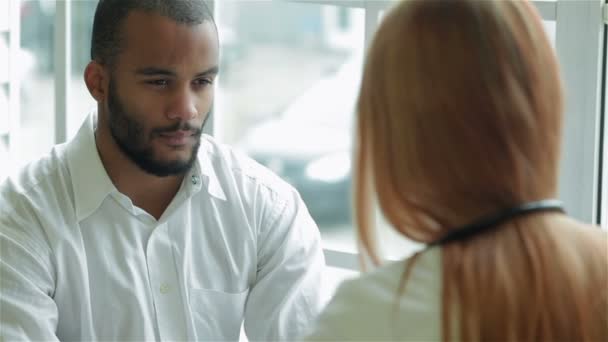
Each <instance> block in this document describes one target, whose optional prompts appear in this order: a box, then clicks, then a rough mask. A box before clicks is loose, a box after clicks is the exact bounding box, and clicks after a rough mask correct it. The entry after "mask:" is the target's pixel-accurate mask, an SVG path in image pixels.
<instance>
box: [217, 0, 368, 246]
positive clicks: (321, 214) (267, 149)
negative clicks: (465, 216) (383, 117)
mask: <svg viewBox="0 0 608 342" xmlns="http://www.w3.org/2000/svg"><path fill="white" fill-rule="evenodd" d="M216 4H217V6H218V8H217V11H216V13H217V21H218V26H219V33H220V41H221V44H222V57H221V68H222V71H221V73H220V79H219V86H218V93H217V98H216V102H215V103H216V108H215V113H216V127H215V135H216V136H217V137H218V138H219V139H221V140H223V141H224V142H227V143H229V144H232V145H234V146H236V147H237V148H240V149H242V150H244V151H245V152H246V153H248V154H249V155H250V156H251V157H253V158H254V159H256V160H257V161H259V162H260V163H262V164H264V165H266V166H267V167H268V168H270V169H272V170H273V171H274V172H276V173H277V174H278V175H279V176H281V177H282V178H283V179H285V180H286V181H288V182H290V183H291V184H292V185H294V186H295V187H296V188H297V189H298V191H299V192H300V194H301V195H302V198H303V199H304V201H305V202H306V204H307V206H308V209H309V211H310V213H311V215H312V216H313V218H314V219H315V220H316V222H317V223H318V225H319V227H320V229H321V233H322V235H323V238H324V241H325V242H326V243H327V245H331V244H332V243H334V242H336V243H337V244H343V245H346V246H347V250H349V251H354V250H355V247H354V244H352V243H351V242H350V241H351V240H352V239H351V237H352V234H353V230H352V220H351V210H350V206H351V199H350V197H351V195H350V194H351V191H350V188H351V175H350V154H351V139H352V137H351V136H352V121H353V116H354V115H353V109H354V104H355V100H356V94H357V91H358V88H359V78H360V75H361V65H362V50H363V37H364V34H363V27H364V12H363V10H362V9H348V8H340V7H334V6H321V5H316V4H299V3H281V2H265V1H226V2H224V1H220V2H216ZM260 18H273V20H260ZM334 240H338V241H334Z"/></svg>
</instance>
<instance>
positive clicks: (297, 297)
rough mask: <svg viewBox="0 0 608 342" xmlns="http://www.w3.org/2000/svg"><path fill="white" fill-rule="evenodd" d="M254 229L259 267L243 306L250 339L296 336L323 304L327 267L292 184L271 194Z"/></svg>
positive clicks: (312, 224)
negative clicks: (279, 193) (281, 192)
mask: <svg viewBox="0 0 608 342" xmlns="http://www.w3.org/2000/svg"><path fill="white" fill-rule="evenodd" d="M265 202H266V206H267V207H268V208H267V209H266V210H264V211H265V212H267V213H268V214H267V215H265V219H264V220H262V223H261V227H260V233H259V235H258V269H257V277H256V281H255V283H254V284H253V286H252V287H251V290H250V293H249V297H248V299H247V304H246V307H245V323H244V328H245V333H246V334H247V337H248V338H249V339H250V340H264V341H276V340H294V339H296V338H298V337H301V336H302V334H303V333H304V332H305V331H307V329H309V325H310V324H311V323H312V322H313V321H314V319H315V318H316V316H317V315H318V313H319V312H320V311H321V309H322V307H323V305H324V304H325V300H324V298H325V296H324V293H323V290H324V287H323V286H322V284H321V280H322V273H323V270H324V267H325V260H324V257H323V250H322V248H321V238H320V234H319V230H318V228H317V225H316V224H315V222H314V221H313V219H312V218H311V217H310V214H309V213H308V210H307V209H306V206H305V204H304V202H303V201H302V200H301V198H300V196H299V195H298V193H297V192H296V191H295V190H292V191H291V196H288V197H287V198H285V199H281V197H279V196H276V194H275V196H271V198H268V199H267V200H266V201H265Z"/></svg>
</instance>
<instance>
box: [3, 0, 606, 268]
mask: <svg viewBox="0 0 608 342" xmlns="http://www.w3.org/2000/svg"><path fill="white" fill-rule="evenodd" d="M209 1H210V2H211V5H212V6H213V7H214V8H215V13H216V20H217V23H218V26H219V34H220V40H221V47H222V51H221V66H222V71H221V73H220V78H219V82H218V89H217V90H218V91H217V95H216V96H217V98H216V108H215V110H214V113H215V115H214V117H215V118H214V120H213V125H212V127H211V131H212V134H214V135H216V136H217V137H218V138H219V139H220V140H223V141H224V142H227V143H229V144H232V145H234V146H236V147H237V148H239V149H241V150H243V151H245V152H246V153H248V154H250V155H251V156H252V157H253V158H254V159H257V160H258V161H259V162H260V163H262V164H264V165H266V166H267V167H269V168H270V169H272V170H274V171H275V172H276V173H278V174H279V175H281V176H282V177H283V178H284V179H285V180H287V181H288V182H291V183H292V184H293V185H294V186H295V187H296V188H297V189H298V190H299V191H300V192H301V195H302V197H303V198H304V200H305V201H306V203H307V205H308V207H309V209H310V212H311V214H312V215H313V217H314V218H315V219H316V220H317V222H318V224H319V226H320V229H321V232H322V236H323V240H324V241H323V243H324V248H325V250H326V256H327V261H328V264H329V265H330V266H331V267H333V268H329V269H328V270H329V271H328V272H329V273H331V274H338V273H341V272H337V271H336V269H341V270H343V271H344V272H345V274H351V273H349V272H352V271H355V270H357V268H358V267H357V265H358V263H357V250H356V244H355V235H354V230H353V228H352V219H351V212H350V210H351V209H350V202H351V200H350V197H351V189H350V178H351V170H350V154H351V153H350V148H351V144H352V134H351V133H352V129H353V108H354V101H355V99H356V94H357V91H358V85H359V78H360V75H361V68H362V61H363V55H364V51H365V47H366V46H367V44H369V42H370V39H371V37H372V34H373V32H374V30H375V29H376V27H377V26H378V24H379V21H380V20H381V13H382V12H383V11H384V10H385V9H386V8H387V7H388V6H390V4H391V3H392V1H388V0H387V1H384V0H378V1H363V0H273V1H211V0H209ZM96 3H97V2H96V1H93V0H79V1H74V0H66V1H59V2H53V1H46V0H21V1H20V0H3V1H0V6H8V7H10V9H9V10H7V11H5V10H4V9H3V8H2V7H0V163H1V164H0V165H1V166H2V167H0V179H1V178H2V177H3V172H5V173H7V172H8V171H7V170H9V169H10V170H12V171H15V169H16V168H17V167H18V166H20V165H23V164H24V163H25V162H27V161H30V160H33V159H35V158H37V157H38V156H39V155H41V154H42V153H45V152H46V151H48V150H49V149H50V147H51V146H52V144H54V143H58V142H62V141H65V139H66V138H70V137H71V136H73V135H74V133H75V132H76V130H77V129H78V127H79V126H80V124H81V122H82V120H83V118H84V117H85V116H86V114H87V113H88V111H89V109H91V108H93V107H94V106H95V102H94V101H93V100H92V99H91V98H90V95H89V94H88V91H87V90H86V87H85V86H84V82H83V81H82V72H83V69H84V67H85V66H86V63H88V61H89V49H90V36H91V24H92V21H93V20H92V18H93V13H94V10H95V6H96ZM533 4H534V5H535V6H536V7H537V8H538V10H539V12H540V14H541V16H542V18H543V19H544V25H545V29H546V30H547V32H548V33H549V35H550V36H551V38H552V41H553V43H554V46H555V49H556V52H557V55H558V58H559V61H560V64H561V69H562V75H563V78H564V81H565V85H566V88H567V89H566V91H567V107H566V116H565V127H564V130H565V131H564V140H563V158H562V163H561V175H560V194H559V196H560V198H561V199H562V200H563V201H564V202H565V204H566V208H567V211H568V213H569V214H570V215H572V216H574V217H576V218H578V219H581V220H583V221H586V222H594V223H599V220H600V219H599V218H600V216H601V217H602V220H603V221H602V222H603V225H604V226H606V220H607V218H606V216H607V213H606V210H607V208H608V206H607V205H605V204H606V203H608V198H607V195H606V192H607V191H608V190H606V188H607V186H606V183H608V176H607V175H606V174H607V170H608V168H607V167H606V164H607V162H606V158H605V157H604V160H603V167H602V169H600V158H599V157H600V143H601V141H600V136H599V134H600V129H599V127H600V119H601V117H600V96H599V94H600V93H601V92H600V90H601V78H600V75H601V70H600V66H601V65H602V64H601V63H600V57H601V53H600V52H601V49H602V48H603V44H604V43H603V42H604V39H603V35H604V31H603V28H604V26H603V24H602V18H601V6H602V1H601V0H585V1H561V0H558V1H533ZM7 14H8V15H7ZM268 18H272V20H268ZM581 37H585V39H581ZM15 39H17V43H15ZM17 60H18V61H19V63H15V61H17ZM11 63H15V64H18V65H19V66H20V67H19V69H16V68H10V70H9V68H8V67H7V65H12V64H11ZM17 70H18V71H17ZM19 84H20V86H19ZM20 93H21V94H20ZM16 100H17V101H16ZM4 108H8V110H5V109H4ZM7 113H8V115H7ZM604 117H605V115H604ZM604 121H606V120H605V119H604ZM604 127H606V123H605V122H604ZM606 131H607V129H606V128H604V130H603V132H604V135H606ZM606 140H608V138H604V140H603V146H604V152H603V153H604V155H606V150H607V148H606V147H605V146H606ZM6 165H8V166H6ZM600 175H602V177H600ZM600 180H601V181H602V182H603V187H600ZM600 196H603V198H602V200H603V202H602V203H603V205H602V207H600V205H599V202H600V198H601V197H600ZM602 211H603V213H602ZM600 214H601V215H600ZM602 215H603V216H602ZM380 226H381V230H380V238H381V239H382V241H385V242H386V244H387V246H388V248H387V253H386V256H387V257H389V258H399V257H402V256H404V255H407V254H409V253H411V252H412V251H414V250H415V249H416V248H418V247H419V246H417V245H416V244H413V243H411V242H409V241H407V240H406V239H404V238H402V237H400V236H399V235H397V234H396V233H394V232H392V230H391V229H390V227H389V226H388V224H386V223H385V222H384V221H383V220H382V218H380ZM349 270H350V271H349ZM342 276H344V274H343V275H340V276H339V277H342Z"/></svg>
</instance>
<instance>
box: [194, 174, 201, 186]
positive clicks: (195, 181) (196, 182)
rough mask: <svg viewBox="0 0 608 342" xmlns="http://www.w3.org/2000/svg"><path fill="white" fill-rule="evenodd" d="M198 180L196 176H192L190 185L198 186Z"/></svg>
mask: <svg viewBox="0 0 608 342" xmlns="http://www.w3.org/2000/svg"><path fill="white" fill-rule="evenodd" d="M199 180H200V179H199V177H198V176H196V175H194V176H192V184H194V185H196V184H198V182H199Z"/></svg>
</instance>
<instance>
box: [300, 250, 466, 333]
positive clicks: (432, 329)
mask: <svg viewBox="0 0 608 342" xmlns="http://www.w3.org/2000/svg"><path fill="white" fill-rule="evenodd" d="M405 265H406V261H398V262H393V263H390V264H387V265H385V266H383V267H380V268H378V269H376V270H374V271H372V272H369V273H366V274H364V275H363V276H361V277H360V278H357V279H353V280H348V281H345V282H344V283H342V284H341V285H340V287H339V288H338V290H337V291H336V294H335V296H334V298H333V299H332V300H331V302H330V303H329V304H328V305H327V307H326V309H325V310H324V311H323V313H322V314H321V315H320V316H319V317H318V321H317V323H316V324H313V329H312V332H311V333H310V335H309V336H308V337H307V339H306V340H308V341H416V342H418V341H425V342H427V341H428V342H430V341H441V287H442V274H441V248H439V247H434V248H431V249H429V250H427V251H424V252H422V254H421V255H420V256H419V257H418V259H417V260H416V262H415V264H414V266H413V269H412V272H411V273H410V277H409V279H408V281H407V282H406V286H405V291H404V292H401V290H400V289H399V287H400V282H401V278H402V276H403V272H404V270H405ZM451 329H452V336H456V337H457V336H459V335H458V331H459V330H458V327H457V326H455V325H453V326H452V327H451Z"/></svg>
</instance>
